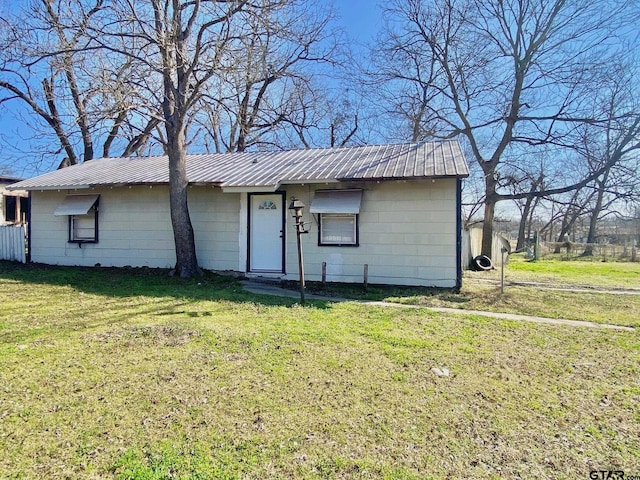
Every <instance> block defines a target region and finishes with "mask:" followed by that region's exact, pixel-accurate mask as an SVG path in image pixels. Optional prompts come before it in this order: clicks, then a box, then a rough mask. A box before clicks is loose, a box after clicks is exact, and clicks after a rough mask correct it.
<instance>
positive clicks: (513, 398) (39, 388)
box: [0, 263, 640, 479]
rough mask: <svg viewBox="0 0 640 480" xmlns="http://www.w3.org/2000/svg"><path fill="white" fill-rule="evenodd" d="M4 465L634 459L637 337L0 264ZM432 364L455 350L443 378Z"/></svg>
mask: <svg viewBox="0 0 640 480" xmlns="http://www.w3.org/2000/svg"><path fill="white" fill-rule="evenodd" d="M0 284H1V287H2V289H1V290H0V292H1V293H0V300H1V303H0V312H1V314H0V372H1V378H2V383H1V385H0V451H2V452H3V454H2V455H0V478H118V479H169V478H182V479H187V478H189V479H191V478H197V479H207V478H219V479H236V478H248V479H262V478H282V479H288V478H301V479H302V478H304V479H307V478H310V479H325V478H326V479H333V478H335V479H337V478H386V479H405V478H408V479H411V478H415V479H418V478H420V479H422V478H481V479H482V478H486V479H493V478H516V477H520V478H542V479H544V478H549V479H551V478H554V479H555V478H560V479H562V478H587V477H588V472H589V471H590V470H594V469H609V468H612V467H616V469H621V470H625V471H628V472H638V471H639V470H640V450H639V448H638V442H637V439H638V437H639V436H640V415H639V413H638V412H640V405H639V403H640V388H639V386H638V378H639V377H640V366H639V365H640V339H639V337H638V334H637V333H635V332H632V333H630V332H613V331H604V330H597V329H586V328H568V327H551V326H546V325H536V324H528V323H517V322H507V321H495V320H489V319H485V318H480V317H472V316H469V317H464V316H463V317H459V316H446V315H439V314H433V313H429V312H428V311H424V310H412V309H402V308H399V309H385V308H376V307H371V306H367V305H361V304H357V303H343V304H332V303H329V302H312V304H311V305H309V306H307V307H304V308H302V307H300V306H298V305H296V304H295V303H294V302H293V301H291V300H286V299H277V298H270V297H260V296H251V295H249V294H246V293H245V292H242V291H241V290H240V289H239V287H238V285H237V284H236V283H235V282H234V281H233V280H231V279H229V278H226V277H218V276H215V275H211V274H208V275H207V276H205V277H204V278H202V279H198V280H191V281H185V280H180V279H168V278H166V277H165V276H164V275H162V274H157V273H154V272H148V273H139V272H138V271H131V272H126V271H117V270H108V269H79V268H78V269H76V268H48V269H44V268H38V267H24V266H16V265H13V264H6V263H0ZM432 367H446V368H448V369H449V370H450V372H451V375H450V376H449V377H439V376H437V375H435V374H434V373H433V372H432V371H431V369H432Z"/></svg>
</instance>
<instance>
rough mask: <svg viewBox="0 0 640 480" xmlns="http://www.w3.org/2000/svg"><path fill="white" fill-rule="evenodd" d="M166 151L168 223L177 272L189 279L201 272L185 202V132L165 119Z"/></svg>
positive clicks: (186, 180) (186, 181)
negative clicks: (171, 227) (173, 244)
mask: <svg viewBox="0 0 640 480" xmlns="http://www.w3.org/2000/svg"><path fill="white" fill-rule="evenodd" d="M166 125H167V154H168V156H169V202H170V207H171V225H172V226H173V238H174V241H175V249H176V268H175V273H176V275H180V277H182V278H189V277H193V276H195V275H200V274H201V271H200V268H199V267H198V259H197V257H196V243H195V237H194V234H193V226H192V225H191V217H190V216H189V207H188V204H187V190H188V185H189V181H188V179H187V168H186V167H187V165H186V145H185V143H186V142H185V132H184V128H182V127H180V126H179V127H175V126H174V125H171V122H167V124H166Z"/></svg>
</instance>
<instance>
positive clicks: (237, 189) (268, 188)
mask: <svg viewBox="0 0 640 480" xmlns="http://www.w3.org/2000/svg"><path fill="white" fill-rule="evenodd" d="M277 189H278V185H264V186H260V187H242V186H232V187H225V186H224V185H223V186H222V191H223V192H224V193H273V192H275V191H276V190H277Z"/></svg>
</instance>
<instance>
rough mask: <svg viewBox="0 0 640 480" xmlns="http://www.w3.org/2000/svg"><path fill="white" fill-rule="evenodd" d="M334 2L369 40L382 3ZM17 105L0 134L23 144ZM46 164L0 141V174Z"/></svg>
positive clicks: (1, 120)
mask: <svg viewBox="0 0 640 480" xmlns="http://www.w3.org/2000/svg"><path fill="white" fill-rule="evenodd" d="M22 1H26V0H22ZM5 2H6V3H5ZM334 4H335V8H336V13H337V19H336V24H337V26H341V27H342V28H344V30H345V31H346V32H347V34H348V36H349V39H350V40H352V41H353V42H354V43H361V44H363V43H366V42H367V41H369V40H371V39H372V38H373V37H374V35H375V34H376V32H377V31H378V29H379V27H380V26H381V7H380V5H379V4H378V3H377V2H376V0H334ZM19 5H20V0H18V1H15V0H12V1H8V0H0V13H2V11H3V10H4V11H6V10H7V9H8V8H11V7H17V6H19ZM20 108H22V104H21V102H19V101H17V100H14V101H12V102H9V103H7V104H5V105H2V106H0V136H2V137H5V138H6V137H10V138H11V139H13V140H14V143H17V144H18V145H20V144H23V141H22V140H21V139H23V138H24V139H27V138H29V137H30V136H31V131H30V129H28V128H26V127H25V126H24V124H23V123H22V122H21V121H20V120H19V119H18V118H16V115H15V113H16V112H18V111H19V110H20ZM24 143H25V144H26V142H24ZM51 163H53V162H51ZM44 165H46V167H45V166H44ZM49 168H50V166H49V162H43V163H41V164H38V163H36V165H35V166H34V165H33V159H30V158H28V155H27V154H20V153H17V152H14V151H8V150H7V149H6V148H4V147H3V145H1V144H0V174H2V175H9V176H16V177H20V178H27V177H30V176H34V175H37V174H42V173H46V171H47V170H48V169H49ZM54 168H55V167H54Z"/></svg>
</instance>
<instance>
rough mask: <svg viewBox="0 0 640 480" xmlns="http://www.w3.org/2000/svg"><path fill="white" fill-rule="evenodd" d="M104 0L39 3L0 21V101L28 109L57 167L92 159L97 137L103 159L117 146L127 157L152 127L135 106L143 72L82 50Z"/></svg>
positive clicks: (37, 134) (46, 0) (144, 140)
mask: <svg viewBox="0 0 640 480" xmlns="http://www.w3.org/2000/svg"><path fill="white" fill-rule="evenodd" d="M103 3H104V2H103V0H93V1H91V2H88V1H87V2H82V3H80V2H77V3H76V2H58V1H54V0H40V1H39V2H34V3H33V4H32V6H31V8H30V9H29V10H25V11H19V12H17V13H14V14H12V15H7V16H5V17H4V18H3V19H1V20H0V25H2V29H0V32H1V33H0V36H1V40H0V47H1V48H0V104H8V103H9V102H13V103H16V102H17V103H19V104H20V105H22V106H23V107H26V112H29V114H30V115H29V116H28V118H29V121H28V123H29V125H30V126H31V129H32V131H33V132H34V137H37V138H38V139H40V140H41V143H43V142H42V140H43V139H45V138H50V136H51V135H53V137H54V138H55V142H54V144H55V143H57V145H58V147H57V148H54V150H53V151H51V150H50V149H49V148H47V149H46V151H47V152H48V153H49V156H52V157H53V158H55V157H56V156H58V154H60V155H62V156H64V157H65V159H64V160H63V161H62V162H60V165H61V166H65V165H75V164H77V163H80V162H81V161H88V160H92V159H93V158H94V157H95V156H96V143H97V142H99V143H101V145H102V146H101V149H100V151H99V153H100V154H101V155H102V156H105V157H106V156H109V155H110V154H111V152H112V149H113V148H114V145H118V146H119V148H120V149H121V150H120V151H121V152H122V153H123V154H125V155H128V154H131V153H133V151H135V150H139V149H140V148H141V147H143V146H144V145H146V144H147V142H148V140H149V136H148V133H146V132H147V131H148V130H149V129H150V128H153V120H152V121H151V122H150V123H149V120H145V117H146V115H144V114H143V116H141V115H140V112H139V111H138V110H137V109H138V108H139V106H140V103H141V100H140V98H139V97H138V96H137V90H136V88H135V85H134V83H133V82H134V81H135V77H136V75H139V74H140V73H142V72H139V71H138V72H137V71H136V68H134V66H133V64H132V63H131V62H127V61H126V59H124V61H123V59H122V58H117V59H114V58H107V57H105V56H104V55H101V54H100V52H96V51H91V52H86V51H83V50H84V48H85V45H86V42H87V41H88V37H87V31H86V27H87V25H88V24H89V23H90V22H91V21H92V18H93V17H94V16H95V15H97V14H98V12H100V10H101V9H102V8H103ZM51 154H53V155H51ZM56 164H57V162H56Z"/></svg>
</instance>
